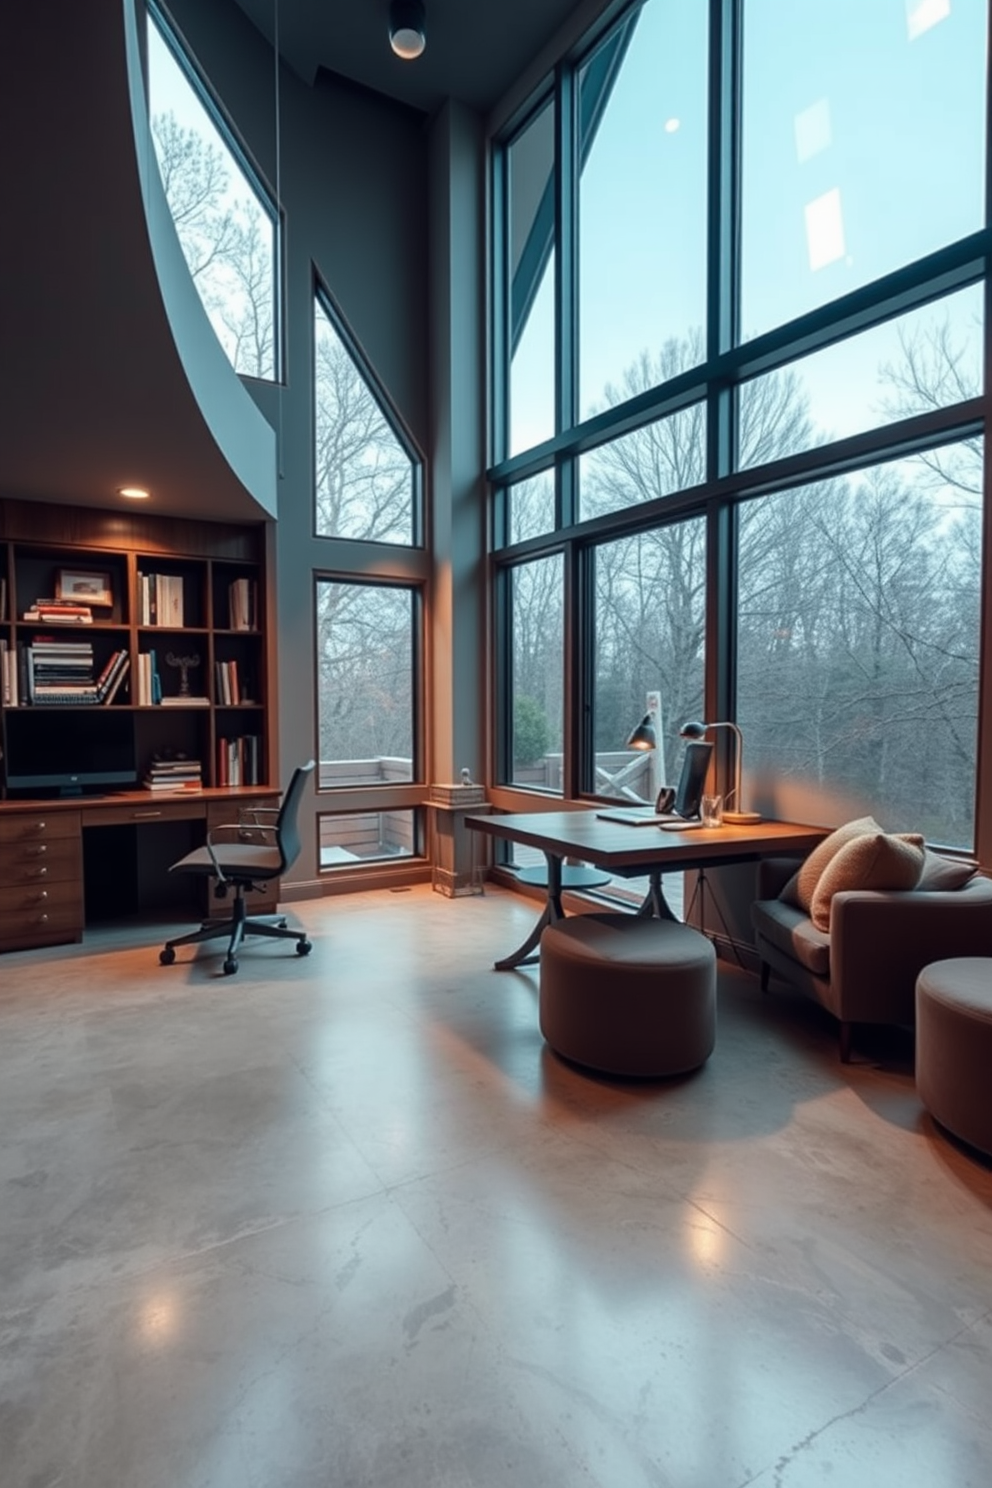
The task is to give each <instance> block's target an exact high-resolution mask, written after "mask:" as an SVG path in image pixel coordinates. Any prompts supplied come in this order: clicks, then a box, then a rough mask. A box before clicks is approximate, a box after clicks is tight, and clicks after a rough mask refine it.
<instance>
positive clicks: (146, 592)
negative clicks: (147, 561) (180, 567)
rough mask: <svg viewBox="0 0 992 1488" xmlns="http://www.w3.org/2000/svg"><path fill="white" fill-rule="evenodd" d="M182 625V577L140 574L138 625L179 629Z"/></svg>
mask: <svg viewBox="0 0 992 1488" xmlns="http://www.w3.org/2000/svg"><path fill="white" fill-rule="evenodd" d="M182 623H183V580H182V575H181V574H154V573H153V574H145V573H139V575H138V624H139V625H165V626H172V627H174V628H178V627H179V626H181V625H182Z"/></svg>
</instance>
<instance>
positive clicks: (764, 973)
mask: <svg viewBox="0 0 992 1488" xmlns="http://www.w3.org/2000/svg"><path fill="white" fill-rule="evenodd" d="M760 969H761V990H762V992H767V991H768V981H769V978H770V977H771V974H772V969H771V967H770V966H769V965H768V962H767V961H762V962H761V963H760Z"/></svg>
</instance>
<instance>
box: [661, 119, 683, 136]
mask: <svg viewBox="0 0 992 1488" xmlns="http://www.w3.org/2000/svg"><path fill="white" fill-rule="evenodd" d="M681 123H682V120H681V119H666V120H665V133H666V134H675V132H676V131H677V129H678V128H679V126H680V124H681Z"/></svg>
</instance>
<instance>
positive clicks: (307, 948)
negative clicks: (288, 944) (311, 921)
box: [296, 940, 313, 956]
mask: <svg viewBox="0 0 992 1488" xmlns="http://www.w3.org/2000/svg"><path fill="white" fill-rule="evenodd" d="M312 950H313V945H312V943H311V942H310V941H309V940H298V941H297V942H296V954H297V955H298V956H309V954H310V952H311V951H312Z"/></svg>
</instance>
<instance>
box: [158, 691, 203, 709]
mask: <svg viewBox="0 0 992 1488" xmlns="http://www.w3.org/2000/svg"><path fill="white" fill-rule="evenodd" d="M158 704H159V707H160V708H209V707H210V699H209V698H205V697H180V695H179V694H178V693H176V694H175V695H172V694H170V695H169V696H168V697H160V698H159V699H158Z"/></svg>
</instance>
